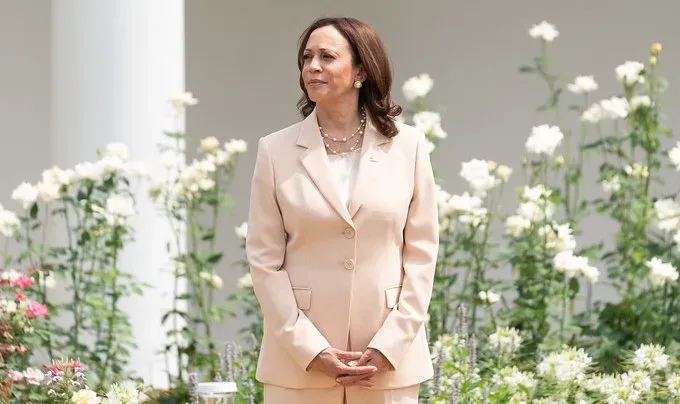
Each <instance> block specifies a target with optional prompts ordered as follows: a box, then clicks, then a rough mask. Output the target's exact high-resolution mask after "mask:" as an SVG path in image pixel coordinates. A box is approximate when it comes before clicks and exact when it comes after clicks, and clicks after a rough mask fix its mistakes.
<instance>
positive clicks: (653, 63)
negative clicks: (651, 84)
mask: <svg viewBox="0 0 680 404" xmlns="http://www.w3.org/2000/svg"><path fill="white" fill-rule="evenodd" d="M657 63H659V61H658V60H657V59H656V56H650V57H649V65H650V66H656V64H657Z"/></svg>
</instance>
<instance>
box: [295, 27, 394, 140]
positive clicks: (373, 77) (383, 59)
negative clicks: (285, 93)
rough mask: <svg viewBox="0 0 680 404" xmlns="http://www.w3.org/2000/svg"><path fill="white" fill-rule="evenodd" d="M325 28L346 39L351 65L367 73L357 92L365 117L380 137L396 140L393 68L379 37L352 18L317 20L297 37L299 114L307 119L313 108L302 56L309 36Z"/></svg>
mask: <svg viewBox="0 0 680 404" xmlns="http://www.w3.org/2000/svg"><path fill="white" fill-rule="evenodd" d="M328 25H332V26H333V27H335V28H336V29H337V30H338V31H339V32H340V33H341V34H342V35H343V36H344V37H345V39H346V40H347V42H348V43H349V45H350V48H351V49H352V61H353V63H354V65H355V66H358V65H361V66H362V67H363V69H364V71H365V73H366V80H365V81H364V82H363V85H362V86H361V88H360V89H359V105H363V106H364V107H365V108H366V113H367V114H368V115H369V116H370V117H371V119H372V120H373V122H374V123H375V126H376V127H377V129H378V131H380V133H382V134H383V135H385V136H387V137H393V136H395V135H396V134H397V132H398V129H397V126H396V124H395V123H394V118H395V117H396V116H397V115H399V114H401V107H400V106H399V105H396V104H394V103H393V102H392V98H391V94H390V90H391V88H392V66H391V65H390V61H389V58H388V56H387V52H386V50H385V46H384V45H383V43H382V41H381V40H380V37H379V36H378V33H377V32H375V30H374V29H373V28H371V27H370V26H369V25H368V24H365V23H363V22H361V21H359V20H357V19H355V18H347V17H332V18H319V19H317V20H316V21H314V22H313V23H312V24H311V25H310V26H309V27H308V28H307V29H305V30H304V32H303V33H302V35H301V36H300V40H299V45H298V69H299V70H300V88H301V89H302V97H300V100H299V101H298V103H297V107H298V110H299V111H300V113H301V114H302V116H303V117H305V118H306V117H307V116H308V115H309V114H311V113H312V111H313V110H314V106H315V105H316V103H315V102H313V101H312V100H310V99H309V96H308V95H307V90H306V88H305V83H304V80H303V79H302V69H303V64H304V63H303V55H304V51H305V47H306V46H307V41H308V40H309V37H310V35H311V34H312V32H313V31H314V30H316V29H318V28H321V27H325V26H328Z"/></svg>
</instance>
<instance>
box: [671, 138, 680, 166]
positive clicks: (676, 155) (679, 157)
mask: <svg viewBox="0 0 680 404" xmlns="http://www.w3.org/2000/svg"><path fill="white" fill-rule="evenodd" d="M668 158H669V159H670V160H671V163H673V165H674V166H675V170H676V171H680V142H677V143H676V144H675V147H673V148H672V149H671V150H670V151H669V152H668Z"/></svg>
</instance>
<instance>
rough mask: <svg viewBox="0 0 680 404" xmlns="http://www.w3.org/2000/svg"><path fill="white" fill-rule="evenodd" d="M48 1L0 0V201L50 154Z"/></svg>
mask: <svg viewBox="0 0 680 404" xmlns="http://www.w3.org/2000/svg"><path fill="white" fill-rule="evenodd" d="M49 35H50V4H49V2H42V1H22V0H0V52H2V56H1V57H0V60H1V61H0V89H1V90H0V128H1V129H0V204H2V205H3V206H5V207H6V208H8V209H16V208H17V207H18V206H17V205H16V204H15V203H14V201H12V200H11V198H10V195H11V192H12V190H14V188H15V187H16V186H17V185H19V183H20V182H21V181H25V180H26V181H35V180H37V179H38V177H39V176H40V173H41V172H42V169H43V168H45V167H46V165H47V164H49V156H50V104H49V103H50V81H49V80H50V37H49Z"/></svg>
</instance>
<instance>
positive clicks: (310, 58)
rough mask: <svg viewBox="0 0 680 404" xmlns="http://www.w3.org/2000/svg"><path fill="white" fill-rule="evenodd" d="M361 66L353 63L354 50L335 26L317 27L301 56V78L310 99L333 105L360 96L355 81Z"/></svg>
mask: <svg viewBox="0 0 680 404" xmlns="http://www.w3.org/2000/svg"><path fill="white" fill-rule="evenodd" d="M359 71H360V70H359V68H358V67H357V66H354V65H353V63H352V49H351V47H350V45H349V43H348V42H347V40H346V39H345V37H343V36H342V34H341V33H340V32H339V31H338V30H337V29H336V28H335V27H333V26H332V25H327V26H325V27H321V28H318V29H316V30H314V31H313V32H312V34H311V35H310V36H309V39H308V40H307V45H306V47H305V50H304V53H303V56H302V79H303V81H304V84H305V88H306V89H307V96H308V97H309V99H310V100H312V101H314V102H315V103H317V104H319V103H321V104H329V103H330V104H332V103H335V102H338V101H341V100H342V99H345V98H347V97H349V96H354V97H357V96H358V91H359V90H358V89H357V88H355V87H354V81H355V80H357V79H360V80H361V79H362V78H361V77H359Z"/></svg>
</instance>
